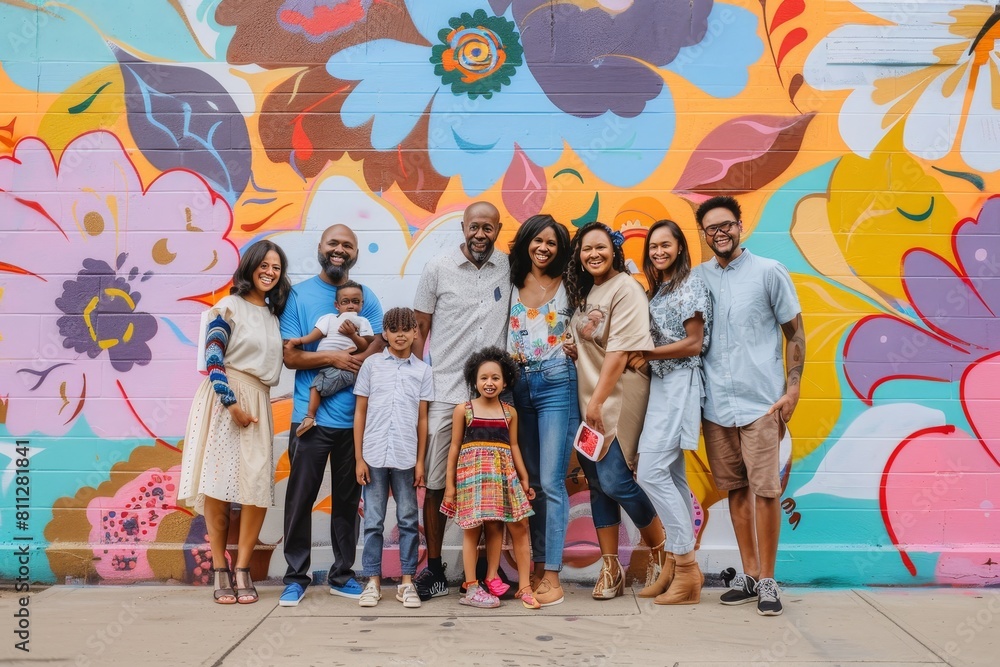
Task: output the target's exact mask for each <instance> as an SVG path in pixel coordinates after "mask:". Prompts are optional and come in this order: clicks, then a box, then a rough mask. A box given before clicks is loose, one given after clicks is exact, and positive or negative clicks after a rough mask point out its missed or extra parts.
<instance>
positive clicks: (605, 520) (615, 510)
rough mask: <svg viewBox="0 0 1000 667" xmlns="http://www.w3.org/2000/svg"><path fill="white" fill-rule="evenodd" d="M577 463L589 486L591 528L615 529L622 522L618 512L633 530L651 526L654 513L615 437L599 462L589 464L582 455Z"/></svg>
mask: <svg viewBox="0 0 1000 667" xmlns="http://www.w3.org/2000/svg"><path fill="white" fill-rule="evenodd" d="M640 458H641V457H640ZM579 460H580V467H581V468H583V474H584V475H586V476H587V485H588V486H589V487H590V514H591V516H592V517H593V519H594V527H595V528H607V527H609V526H617V525H618V524H619V523H621V521H622V513H621V510H622V509H624V510H625V513H626V514H628V516H629V518H630V519H632V523H634V524H635V527H636V528H640V529H641V528H645V527H646V526H648V525H649V524H651V523H653V519H655V518H656V510H655V509H653V504H652V503H651V502H649V498H648V497H646V492H645V491H643V490H642V488H641V487H640V486H639V484H638V483H637V482H636V481H635V478H633V477H632V471H631V470H629V467H628V464H627V463H626V462H625V455H624V454H623V453H622V448H621V445H619V444H618V438H615V439H614V440H612V441H611V446H610V447H609V448H608V453H607V454H605V455H604V458H603V459H601V460H600V461H590V460H588V459H587V458H585V457H583V456H581V457H579Z"/></svg>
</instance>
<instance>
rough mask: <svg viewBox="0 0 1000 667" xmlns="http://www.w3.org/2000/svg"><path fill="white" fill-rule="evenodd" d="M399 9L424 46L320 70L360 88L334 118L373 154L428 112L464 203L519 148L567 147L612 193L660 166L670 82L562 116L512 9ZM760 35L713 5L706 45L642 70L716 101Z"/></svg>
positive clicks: (396, 48) (390, 46) (384, 46)
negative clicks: (634, 108)
mask: <svg viewBox="0 0 1000 667" xmlns="http://www.w3.org/2000/svg"><path fill="white" fill-rule="evenodd" d="M406 5H407V9H408V11H409V13H410V17H411V19H412V20H413V23H414V25H415V26H416V28H417V30H418V31H420V33H421V34H422V35H423V36H424V37H425V38H426V40H427V41H428V42H429V44H430V46H426V45H423V46H421V45H416V44H407V43H403V42H398V41H395V40H389V39H380V40H375V41H371V42H366V43H364V44H359V45H357V46H353V47H350V48H347V49H344V50H343V51H340V52H338V53H336V54H335V55H334V56H333V57H332V58H330V61H329V62H328V64H327V70H328V71H329V72H330V74H331V75H332V76H334V77H336V78H338V79H342V80H346V81H358V82H359V83H358V85H357V86H356V87H355V89H354V90H353V91H352V92H351V93H350V95H349V96H348V97H347V99H346V100H345V101H344V104H343V107H342V110H341V116H342V119H343V122H344V123H345V125H347V126H348V127H358V126H361V125H364V124H365V123H368V122H372V130H371V141H372V146H373V147H374V148H375V149H376V150H382V151H385V150H392V149H394V148H395V147H396V146H398V145H399V144H400V142H402V141H403V139H404V138H405V137H406V136H407V135H408V134H409V133H410V132H411V131H412V130H413V128H414V126H415V125H416V123H417V121H418V120H419V119H420V118H421V117H422V116H423V115H424V114H425V113H428V112H429V114H430V119H429V128H428V150H429V153H430V157H431V162H432V164H433V166H434V168H435V169H436V170H437V171H438V172H440V173H442V174H444V175H446V176H461V178H462V183H463V186H464V187H465V190H466V191H467V192H468V193H470V194H477V193H479V192H482V191H484V190H486V189H488V188H489V187H490V186H492V185H493V184H494V183H495V182H496V181H497V180H499V179H500V177H501V176H502V175H503V173H504V171H505V170H506V169H507V167H508V165H510V163H511V159H512V157H513V155H514V148H515V144H516V145H517V146H519V147H520V148H521V149H522V150H523V151H524V152H525V154H526V155H527V156H528V157H529V158H530V159H531V160H532V161H533V162H535V163H537V164H539V165H542V166H549V165H551V164H553V163H555V162H556V161H557V160H558V159H559V158H560V156H561V155H562V153H563V149H564V148H565V147H566V146H568V147H569V148H571V149H573V150H574V151H575V152H576V154H577V156H578V157H579V158H580V159H581V160H582V161H583V163H584V164H585V165H586V166H587V168H589V169H590V171H591V172H593V173H594V174H595V175H596V176H597V177H598V178H600V179H602V180H604V181H606V182H608V183H611V184H613V185H616V186H620V187H630V186H634V185H636V184H638V183H639V182H641V181H642V180H644V179H645V178H647V177H648V176H649V175H650V174H652V173H653V171H654V170H655V169H656V168H657V167H658V166H659V165H660V164H661V163H662V161H663V158H664V157H665V155H666V152H667V149H668V148H669V147H670V142H671V140H672V139H673V135H674V129H675V118H674V105H673V97H672V95H671V94H670V90H669V88H668V86H667V85H666V83H663V85H662V89H661V90H660V91H659V94H657V95H656V96H655V97H652V98H651V99H648V101H645V102H643V103H642V104H641V105H640V106H639V109H640V110H639V111H638V112H635V113H633V114H631V115H627V116H625V115H618V114H616V113H614V112H613V111H610V110H609V111H606V112H604V113H602V114H600V115H595V116H591V117H584V116H581V115H575V114H573V113H566V112H565V109H564V108H560V106H557V105H556V104H554V103H553V101H552V100H551V99H550V98H549V97H548V96H547V95H546V93H545V91H543V90H542V88H541V86H539V84H538V82H537V80H536V79H535V78H534V76H533V75H532V73H531V69H530V65H531V63H530V62H529V61H526V60H525V57H526V56H527V54H526V53H524V51H523V48H522V45H521V43H520V39H521V36H520V33H519V32H518V31H517V26H516V25H515V24H514V21H513V20H512V18H511V16H512V14H511V11H510V9H508V11H507V13H506V14H504V15H503V16H496V15H495V13H494V12H493V11H492V10H491V8H490V4H489V3H488V2H486V1H485V0H479V1H478V2H471V3H462V10H461V11H457V10H456V9H455V7H454V5H453V3H447V2H426V1H425V2H417V1H416V0H407V2H406ZM756 32H757V18H756V16H755V15H754V14H752V13H751V12H749V11H747V10H744V9H740V8H737V7H733V6H730V5H720V4H718V3H717V4H715V5H714V6H713V8H712V11H711V13H710V14H709V15H708V18H707V21H706V30H705V36H704V37H703V38H702V40H701V41H700V42H698V43H697V44H693V45H691V46H685V47H684V48H681V49H680V50H679V52H678V54H677V57H676V58H675V59H674V60H673V61H672V62H671V63H670V64H669V65H667V66H666V67H664V68H663V69H662V70H661V69H656V68H654V67H653V66H652V65H649V67H650V70H652V71H654V72H657V73H658V74H659V75H660V76H662V75H664V74H665V72H666V71H667V70H669V71H671V72H673V73H675V74H678V75H680V76H683V77H684V78H686V79H688V80H689V81H690V82H691V83H693V84H694V85H696V86H698V87H700V88H702V89H703V90H705V91H706V92H708V93H710V94H712V95H715V96H717V97H729V96H732V95H735V94H737V93H739V92H740V91H741V90H743V88H744V87H745V86H746V83H747V78H748V72H747V68H748V67H749V65H750V64H751V63H753V62H754V61H756V60H757V58H759V57H760V55H761V54H762V53H763V45H762V44H761V42H760V40H759V39H758V37H757V34H756ZM581 38H582V37H581ZM550 57H553V58H559V54H558V53H555V54H552V55H551V56H550ZM615 57H618V56H615V55H608V56H607V57H606V58H607V59H610V58H615ZM577 71H580V70H577ZM642 84H643V85H647V84H648V81H647V80H645V79H644V80H643V82H642ZM625 94H627V92H626V93H625ZM560 103H561V105H562V107H565V106H566V101H565V100H560Z"/></svg>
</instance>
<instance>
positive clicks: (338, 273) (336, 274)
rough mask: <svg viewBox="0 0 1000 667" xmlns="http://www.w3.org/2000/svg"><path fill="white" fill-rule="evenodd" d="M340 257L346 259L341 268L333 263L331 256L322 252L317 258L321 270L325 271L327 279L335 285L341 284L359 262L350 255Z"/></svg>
mask: <svg viewBox="0 0 1000 667" xmlns="http://www.w3.org/2000/svg"><path fill="white" fill-rule="evenodd" d="M338 256H339V257H342V258H343V259H344V263H343V264H341V265H340V266H337V265H336V264H334V263H333V262H332V261H330V257H329V255H326V254H324V253H322V252H320V253H317V256H316V258H317V259H318V260H319V266H320V268H321V269H323V273H324V274H325V275H326V277H327V278H329V279H330V282H332V283H334V284H336V283H339V282H340V281H341V280H343V279H344V278H346V277H347V274H348V272H350V270H351V267H352V266H354V265H355V264H356V263H357V261H358V258H357V257H354V258H352V257H350V256H349V255H338Z"/></svg>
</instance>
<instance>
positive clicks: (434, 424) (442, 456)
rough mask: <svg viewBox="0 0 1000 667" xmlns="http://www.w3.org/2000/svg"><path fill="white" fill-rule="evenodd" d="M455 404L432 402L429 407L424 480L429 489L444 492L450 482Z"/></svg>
mask: <svg viewBox="0 0 1000 667" xmlns="http://www.w3.org/2000/svg"><path fill="white" fill-rule="evenodd" d="M455 406H456V404H455V403H445V402H443V401H432V402H431V404H430V405H429V406H428V407H427V454H426V455H425V456H424V479H425V480H426V484H427V488H428V489H431V490H432V491H443V490H444V487H445V486H447V482H448V452H449V451H450V450H451V422H452V416H453V415H454V414H455Z"/></svg>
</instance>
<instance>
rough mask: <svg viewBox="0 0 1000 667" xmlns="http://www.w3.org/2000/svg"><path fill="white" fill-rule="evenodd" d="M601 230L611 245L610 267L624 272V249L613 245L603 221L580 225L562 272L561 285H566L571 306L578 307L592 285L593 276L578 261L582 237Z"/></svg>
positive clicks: (581, 304) (583, 301)
mask: <svg viewBox="0 0 1000 667" xmlns="http://www.w3.org/2000/svg"><path fill="white" fill-rule="evenodd" d="M595 230H596V231H601V232H604V233H605V234H607V236H608V244H609V245H610V246H611V252H612V255H611V268H612V269H614V270H615V271H618V272H619V273H625V272H626V271H627V269H626V268H625V251H624V250H622V247H621V246H620V245H615V243H614V239H613V238H612V236H611V234H612V231H611V228H610V227H608V226H607V225H605V224H604V223H603V222H590V223H587V224H586V225H584V226H583V227H581V228H580V229H578V230H577V231H576V234H574V235H573V241H572V243H570V254H569V262H568V263H567V264H566V272H565V273H564V274H563V285H565V286H566V295H567V296H568V297H569V305H570V306H571V307H573V308H580V307H582V306H583V304H584V303H586V301H587V295H588V294H590V290H591V288H593V287H594V277H593V276H592V275H590V274H589V273H587V270H586V269H585V268H583V262H581V261H580V248H582V247H583V237H584V236H586V235H587V234H589V233H590V232H592V231H595Z"/></svg>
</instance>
